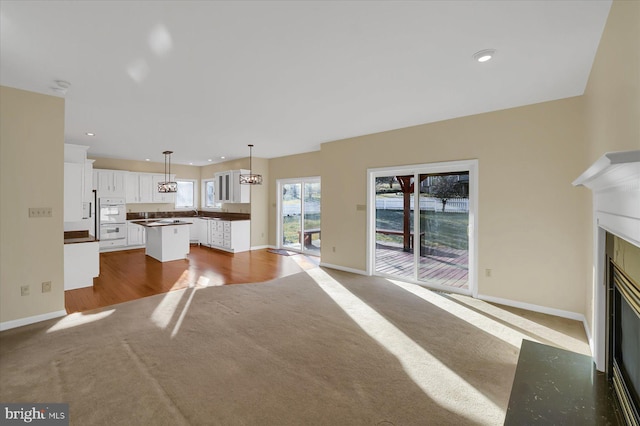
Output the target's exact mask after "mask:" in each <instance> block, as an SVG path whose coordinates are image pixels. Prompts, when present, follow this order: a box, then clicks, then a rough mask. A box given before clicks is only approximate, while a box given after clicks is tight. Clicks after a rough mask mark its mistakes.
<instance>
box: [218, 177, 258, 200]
mask: <svg viewBox="0 0 640 426" xmlns="http://www.w3.org/2000/svg"><path fill="white" fill-rule="evenodd" d="M248 173H249V170H229V171H226V172H219V173H216V174H215V175H214V177H215V181H216V201H217V202H218V203H250V202H251V192H250V188H249V185H241V184H240V175H241V174H248Z"/></svg>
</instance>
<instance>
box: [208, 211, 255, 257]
mask: <svg viewBox="0 0 640 426" xmlns="http://www.w3.org/2000/svg"><path fill="white" fill-rule="evenodd" d="M250 223H251V222H250V221H248V220H232V221H229V220H216V219H214V220H209V243H210V246H211V247H214V248H217V249H221V250H225V251H229V252H232V253H239V252H242V251H248V250H250V249H251V231H250V229H251V226H250Z"/></svg>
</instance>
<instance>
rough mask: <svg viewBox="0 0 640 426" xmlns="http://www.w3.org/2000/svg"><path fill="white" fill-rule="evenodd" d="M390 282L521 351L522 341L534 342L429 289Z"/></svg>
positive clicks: (528, 337) (399, 282)
mask: <svg viewBox="0 0 640 426" xmlns="http://www.w3.org/2000/svg"><path fill="white" fill-rule="evenodd" d="M388 281H389V282H390V283H392V284H395V285H397V286H398V287H400V288H402V289H404V290H406V291H408V292H409V293H411V294H413V295H415V296H418V297H419V298H421V299H423V300H425V301H427V302H429V303H431V304H432V305H434V306H437V307H438V308H440V309H443V310H445V311H447V312H448V313H450V314H451V315H454V316H455V317H457V318H459V319H461V320H463V321H464V322H466V323H468V324H470V325H472V326H474V327H476V328H479V329H480V330H482V331H484V332H485V333H489V334H491V335H492V336H495V337H496V338H498V339H500V340H502V341H503V342H505V343H508V344H510V345H511V346H513V347H514V348H516V349H520V346H521V345H522V339H529V340H534V339H532V338H531V337H530V336H527V335H524V334H522V333H520V332H518V331H516V330H513V329H512V328H509V327H507V326H505V325H504V324H501V323H499V322H498V321H495V320H492V319H491V318H488V317H487V316H485V315H482V314H479V313H478V312H475V311H474V310H472V309H469V308H465V307H464V306H460V304H458V303H456V302H453V301H451V300H449V299H447V298H446V297H443V296H440V295H439V294H437V293H435V292H433V291H431V290H429V289H427V288H424V287H421V286H419V285H416V284H409V283H405V282H402V281H396V280H388Z"/></svg>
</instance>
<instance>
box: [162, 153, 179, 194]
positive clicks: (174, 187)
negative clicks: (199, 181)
mask: <svg viewBox="0 0 640 426" xmlns="http://www.w3.org/2000/svg"><path fill="white" fill-rule="evenodd" d="M163 154H164V182H159V183H158V192H178V183H177V182H169V179H171V154H173V151H164V152H163ZM167 159H168V160H169V173H168V174H167Z"/></svg>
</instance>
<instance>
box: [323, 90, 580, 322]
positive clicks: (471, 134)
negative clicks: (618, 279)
mask: <svg viewBox="0 0 640 426" xmlns="http://www.w3.org/2000/svg"><path fill="white" fill-rule="evenodd" d="M581 114H582V101H581V99H580V98H570V99H565V100H560V101H555V102H547V103H542V104H537V105H532V106H526V107H522V108H515V109H509V110H504V111H498V112H493V113H487V114H481V115H475V116H470V117H464V118H459V119H455V120H448V121H443V122H439V123H433V124H427V125H422V126H416V127H410V128H406V129H399V130H394V131H390V132H384V133H378V134H374V135H368V136H362V137H358V138H352V139H347V140H343V141H337V142H331V143H326V144H323V145H322V149H321V163H322V261H323V262H324V263H328V264H335V265H340V266H343V267H348V268H353V269H358V270H364V269H366V212H365V211H362V210H358V209H357V208H356V206H357V205H359V204H360V205H364V204H366V202H367V198H366V188H367V182H366V179H367V169H368V168H374V167H385V166H398V165H406V164H422V163H433V162H442V161H453V160H465V159H478V161H479V166H478V168H479V179H478V180H479V227H478V243H479V245H478V248H479V256H478V262H479V272H480V273H479V293H480V294H482V295H487V296H494V297H500V298H506V299H511V300H515V301H521V302H526V303H531V304H536V305H543V306H548V307H552V308H556V309H562V310H568V311H572V312H582V311H583V309H584V303H585V294H586V288H585V282H586V276H587V268H586V258H585V256H584V251H583V250H582V249H581V248H582V247H583V246H584V245H585V244H587V241H588V236H586V235H585V234H584V232H583V231H584V229H585V227H586V226H587V225H586V224H587V222H588V216H587V214H586V213H585V211H586V209H587V208H588V198H587V195H586V194H584V193H582V192H580V191H577V190H575V188H573V187H572V186H571V182H572V181H573V180H574V179H575V177H576V176H578V175H579V174H580V173H581V172H582V164H583V163H584V160H583V157H584V155H585V154H584V149H583V140H584V135H583V131H582V126H581V124H582V121H581V118H582V115H581ZM333 247H335V252H334V251H333ZM485 269H492V277H491V278H486V277H485V276H484V273H483V271H484V270H485Z"/></svg>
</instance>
